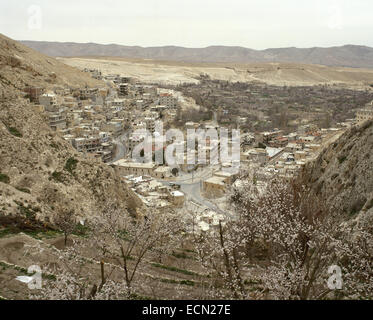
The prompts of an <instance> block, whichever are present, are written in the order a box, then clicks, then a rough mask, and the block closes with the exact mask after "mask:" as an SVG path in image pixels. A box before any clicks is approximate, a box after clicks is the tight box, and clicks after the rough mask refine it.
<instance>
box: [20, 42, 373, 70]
mask: <svg viewBox="0 0 373 320" xmlns="http://www.w3.org/2000/svg"><path fill="white" fill-rule="evenodd" d="M22 43H23V44H25V45H27V46H29V47H30V48H33V49H35V50H38V51H40V52H42V53H44V54H47V55H50V56H59V57H73V56H112V57H115V56H116V57H127V58H144V59H155V60H170V61H185V62H235V63H252V62H293V63H306V64H322V65H326V66H339V67H355V68H356V67H358V68H373V48H370V47H366V46H356V45H345V46H341V47H330V48H320V47H314V48H294V47H292V48H274V49H266V50H253V49H248V48H244V47H237V46H235V47H230V46H210V47H206V48H184V47H177V46H164V47H148V48H144V47H139V46H123V45H117V44H108V45H103V44H97V43H73V42H44V41H22Z"/></svg>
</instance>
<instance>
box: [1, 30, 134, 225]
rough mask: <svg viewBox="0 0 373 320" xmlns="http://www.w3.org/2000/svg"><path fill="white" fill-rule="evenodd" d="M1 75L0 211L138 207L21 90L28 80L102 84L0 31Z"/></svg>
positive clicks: (30, 214) (38, 213) (41, 213)
mask: <svg viewBox="0 0 373 320" xmlns="http://www.w3.org/2000/svg"><path fill="white" fill-rule="evenodd" d="M52 72H54V74H55V76H52V77H51V73H52ZM0 77H1V78H0V88H1V89H2V90H1V91H2V95H0V214H3V215H4V214H5V215H8V214H14V215H19V216H22V217H24V218H31V219H32V220H33V219H34V218H36V219H38V220H48V218H49V219H50V218H52V219H53V215H54V214H55V213H56V212H58V210H60V208H61V207H63V208H65V209H68V208H70V209H71V210H74V212H75V214H76V216H77V218H81V219H84V218H86V217H87V216H90V215H92V214H94V213H95V212H97V211H98V210H99V209H100V207H101V206H102V205H104V203H105V202H106V201H110V202H112V203H116V204H117V205H118V206H121V207H123V208H125V207H129V208H130V209H131V210H136V205H135V204H134V203H132V200H131V199H132V193H131V191H129V190H127V188H126V187H125V185H124V184H123V183H122V182H121V181H120V178H119V177H118V176H116V175H115V172H114V170H113V169H112V168H110V167H108V166H107V165H105V164H103V163H102V162H101V161H99V160H95V159H93V158H91V157H89V156H87V157H85V156H83V155H81V154H79V153H77V152H76V151H75V150H74V149H73V148H72V147H71V145H70V144H69V143H67V142H66V141H65V140H63V139H62V138H61V137H59V136H58V135H57V134H56V133H54V132H53V131H51V129H50V128H49V126H48V125H47V123H46V121H45V119H44V118H43V116H42V115H41V114H40V113H38V112H37V111H35V110H34V108H33V105H32V104H30V103H29V102H28V100H25V99H23V98H22V94H21V91H20V90H19V89H20V88H23V87H24V86H25V85H27V84H32V85H37V86H41V87H48V86H49V85H54V84H56V85H62V84H71V85H75V86H79V85H80V86H85V85H86V84H89V85H95V84H98V85H100V86H103V85H104V84H103V83H100V82H97V81H94V80H92V79H90V78H89V77H88V76H87V75H86V74H84V73H81V72H80V71H78V70H76V69H75V68H72V67H68V66H66V65H64V64H62V63H60V62H58V61H56V60H54V59H53V58H49V57H45V56H43V55H40V54H38V53H36V52H34V51H33V50H31V49H28V48H26V47H24V46H23V45H20V44H18V43H16V42H15V41H12V40H10V39H8V38H5V37H3V36H1V37H0ZM52 80H53V81H52ZM45 218H47V219H45Z"/></svg>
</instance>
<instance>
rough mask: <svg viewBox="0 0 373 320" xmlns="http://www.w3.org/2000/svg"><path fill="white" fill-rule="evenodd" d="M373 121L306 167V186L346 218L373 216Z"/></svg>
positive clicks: (344, 138) (347, 136)
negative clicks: (363, 215)
mask: <svg viewBox="0 0 373 320" xmlns="http://www.w3.org/2000/svg"><path fill="white" fill-rule="evenodd" d="M372 150H373V121H368V122H366V123H365V124H363V125H361V126H358V127H353V128H351V129H350V130H348V131H347V132H346V133H345V134H344V135H342V136H341V137H340V138H339V140H337V141H336V142H335V143H333V144H331V145H330V146H329V147H328V148H327V149H326V150H324V151H323V152H322V153H321V154H320V156H319V157H318V159H317V160H316V161H315V162H314V163H311V164H309V165H308V166H306V168H305V169H304V172H303V175H302V178H303V180H304V182H305V183H306V184H308V185H310V186H312V188H313V189H314V190H315V191H316V193H318V194H319V195H321V196H322V198H323V199H324V200H325V201H326V203H328V204H330V205H331V208H333V210H337V212H340V213H341V214H343V215H345V216H346V218H354V217H355V216H357V215H358V214H359V213H361V212H369V213H370V214H373V174H372V168H373V154H372Z"/></svg>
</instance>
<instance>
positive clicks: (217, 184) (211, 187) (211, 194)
mask: <svg viewBox="0 0 373 320" xmlns="http://www.w3.org/2000/svg"><path fill="white" fill-rule="evenodd" d="M225 181H226V177H217V176H213V177H211V178H209V179H207V180H205V181H203V191H204V193H205V195H206V197H207V198H218V197H222V196H223V195H224V193H225V188H226V186H227V183H226V182H225Z"/></svg>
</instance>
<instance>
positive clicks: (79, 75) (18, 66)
mask: <svg viewBox="0 0 373 320" xmlns="http://www.w3.org/2000/svg"><path fill="white" fill-rule="evenodd" d="M27 85H31V86H42V87H53V86H59V85H70V86H73V87H78V86H84V85H88V86H103V85H104V84H103V83H101V82H99V81H96V80H94V79H92V78H91V77H90V76H89V75H88V74H86V73H84V72H81V71H79V70H78V69H75V68H73V67H70V66H67V65H65V64H63V63H61V62H59V61H57V60H56V59H53V58H50V57H48V56H45V55H43V54H41V53H39V52H37V51H35V50H33V49H30V48H28V47H26V46H24V45H22V44H20V43H18V42H16V41H13V40H12V39H9V38H7V37H5V36H4V35H2V34H0V89H1V88H3V89H5V88H15V89H21V90H22V89H23V88H24V87H25V86H27Z"/></svg>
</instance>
